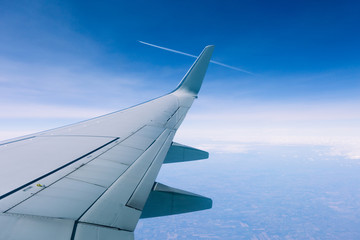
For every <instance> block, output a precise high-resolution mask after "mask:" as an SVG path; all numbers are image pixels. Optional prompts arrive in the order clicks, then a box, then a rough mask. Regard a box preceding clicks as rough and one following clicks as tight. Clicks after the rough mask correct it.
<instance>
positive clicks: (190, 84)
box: [175, 45, 215, 96]
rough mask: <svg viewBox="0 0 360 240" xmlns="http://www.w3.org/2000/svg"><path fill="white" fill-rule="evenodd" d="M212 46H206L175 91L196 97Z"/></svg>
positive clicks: (212, 49)
mask: <svg viewBox="0 0 360 240" xmlns="http://www.w3.org/2000/svg"><path fill="white" fill-rule="evenodd" d="M214 47H215V46H214V45H208V46H206V47H205V48H204V50H203V51H202V52H201V54H200V55H199V57H198V58H197V59H196V61H195V62H194V64H193V65H192V66H191V68H190V69H189V71H188V72H187V73H186V75H185V77H184V78H183V80H182V81H181V82H180V84H179V86H178V87H177V88H176V89H175V91H181V92H182V91H185V92H188V93H190V94H192V95H194V96H197V94H198V92H199V90H200V88H201V85H202V82H203V79H204V77H205V73H206V70H207V68H208V65H209V62H210V59H211V56H212V53H213V51H214Z"/></svg>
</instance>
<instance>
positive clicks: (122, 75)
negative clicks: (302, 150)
mask: <svg viewBox="0 0 360 240" xmlns="http://www.w3.org/2000/svg"><path fill="white" fill-rule="evenodd" d="M359 7H360V4H359V3H358V2H357V1H225V2H224V1H177V2H175V1H126V2H125V1H100V2H99V1H31V2H29V1H1V2H0V110H1V114H0V119H1V120H0V123H1V128H0V132H1V135H0V138H1V139H5V138H9V137H15V136H18V135H21V134H26V133H30V132H33V131H40V130H45V129H47V128H52V127H57V126H58V125H63V124H68V123H72V122H75V121H79V120H83V119H86V118H89V117H94V116H96V115H100V114H104V113H107V112H109V111H113V110H117V109H121V108H125V107H128V106H129V105H133V104H137V103H139V102H142V101H146V100H148V99H150V98H154V97H157V96H159V95H162V94H164V93H166V92H169V91H171V90H172V89H173V88H174V87H175V86H176V85H177V83H178V82H179V81H180V80H181V78H182V76H183V75H184V74H185V72H186V71H187V69H188V68H189V67H190V65H191V64H192V62H193V59H192V58H189V57H186V56H182V55H177V54H174V53H171V52H166V51H163V50H160V49H156V48H152V47H149V46H146V45H142V44H140V43H138V42H137V40H142V41H146V42H150V43H154V44H157V45H161V46H164V47H168V48H173V49H176V50H179V51H183V52H187V53H190V54H195V55H197V54H199V53H200V52H201V50H202V49H203V47H204V46H205V45H208V44H214V45H216V49H215V52H214V55H213V60H215V61H220V62H222V63H225V64H229V65H232V66H235V67H239V68H243V69H246V70H247V71H250V72H253V73H254V75H250V74H246V73H242V72H238V71H235V70H231V69H227V68H224V67H221V66H218V65H214V64H211V65H210V67H209V70H208V74H207V77H206V80H205V83H204V86H203V89H202V91H201V93H200V98H199V101H198V102H196V104H195V105H194V109H192V111H191V112H190V114H189V116H188V119H187V120H186V121H185V122H184V126H183V127H182V128H181V129H180V131H179V133H178V136H177V138H178V139H179V140H181V141H184V142H185V143H190V144H194V145H197V146H202V147H205V148H207V149H208V150H216V149H219V148H221V149H225V150H226V149H227V151H235V152H238V151H240V152H241V151H245V150H246V149H247V148H248V147H249V146H250V145H254V144H258V143H261V144H264V143H265V144H319V145H329V146H331V147H332V148H334V152H335V153H337V154H345V155H346V156H350V157H353V158H358V157H359V158H360V153H359V152H358V150H356V149H359V146H360V139H359V137H358V136H359V134H360V128H359V124H358V123H359V119H360V113H359V111H358V109H359V103H360V97H359V96H360V94H359V93H360V84H359V83H360V81H359V78H360V58H359V56H360V44H359V42H360V32H359V26H360V15H359V14H358V9H359ZM194 136H195V137H194Z"/></svg>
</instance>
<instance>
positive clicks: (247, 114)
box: [176, 101, 360, 159]
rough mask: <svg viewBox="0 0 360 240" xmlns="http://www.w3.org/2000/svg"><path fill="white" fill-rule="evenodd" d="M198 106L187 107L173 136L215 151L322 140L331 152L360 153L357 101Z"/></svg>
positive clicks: (357, 156)
mask: <svg viewBox="0 0 360 240" xmlns="http://www.w3.org/2000/svg"><path fill="white" fill-rule="evenodd" d="M201 104H202V105H203V106H201ZM222 105H224V106H226V108H224V107H222V108H221V107H219V106H222ZM196 108H198V109H197V110H199V111H197V110H196V111H193V112H194V113H190V114H189V116H188V118H187V119H186V120H185V122H184V124H183V126H182V127H181V128H180V130H179V131H178V134H177V137H176V138H177V141H179V142H183V143H184V144H190V145H191V144H192V145H194V146H198V147H205V149H207V150H210V151H214V152H244V151H247V150H249V149H252V148H253V147H256V145H257V144H268V145H289V144H290V145H304V144H305V145H322V146H329V147H330V148H329V149H331V150H330V151H329V153H328V154H330V155H341V156H345V157H347V158H352V159H360V125H359V122H360V112H359V111H358V109H359V104H358V102H337V103H317V104H314V103H304V104H299V103H284V104H279V103H267V104H263V103H262V104H258V103H247V104H244V105H243V104H239V103H234V102H233V103H229V102H226V103H224V102H221V101H220V102H219V101H217V102H216V103H213V102H211V101H208V102H207V103H200V101H199V105H198V106H197V107H196ZM211 108H213V110H212V111H211V110H209V109H211Z"/></svg>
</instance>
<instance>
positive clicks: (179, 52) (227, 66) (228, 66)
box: [138, 41, 253, 75]
mask: <svg viewBox="0 0 360 240" xmlns="http://www.w3.org/2000/svg"><path fill="white" fill-rule="evenodd" d="M138 42H139V43H142V44H145V45H148V46H151V47H156V48H160V49H162V50H165V51H169V52H174V53H178V54H181V55H185V56H188V57H193V58H197V57H198V56H196V55H192V54H189V53H184V52H181V51H177V50H174V49H170V48H166V47H161V46H158V45H155V44H151V43H147V42H143V41H138ZM210 62H211V63H214V64H217V65H220V66H223V67H226V68H230V69H233V70H236V71H239V72H244V73H247V74H251V75H253V73H251V72H248V71H246V70H244V69H241V68H237V67H233V66H230V65H227V64H224V63H221V62H217V61H213V60H210Z"/></svg>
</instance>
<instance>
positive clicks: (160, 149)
mask: <svg viewBox="0 0 360 240" xmlns="http://www.w3.org/2000/svg"><path fill="white" fill-rule="evenodd" d="M213 49H214V46H208V47H206V48H205V49H204V50H203V52H202V53H201V54H200V56H199V57H198V58H197V60H196V61H195V63H194V64H193V65H192V67H191V68H190V70H189V71H188V72H187V73H186V75H185V77H184V78H183V80H182V81H181V82H180V84H179V85H178V87H177V88H176V89H175V90H174V91H173V92H171V93H169V94H167V95H165V96H163V97H160V98H157V99H154V100H152V101H149V102H146V103H143V104H140V105H137V106H135V107H132V108H129V109H125V110H122V111H118V112H114V113H111V114H108V115H104V116H101V117H98V118H94V119H90V120H87V121H84V122H81V123H77V124H73V125H69V126H65V127H61V128H57V129H53V130H49V131H45V132H41V133H38V134H33V135H29V136H26V137H24V138H17V139H14V140H10V141H5V142H2V143H0V163H1V165H2V166H4V167H2V168H0V181H2V182H3V183H4V182H8V183H9V184H3V185H2V186H1V187H0V211H1V213H0V226H1V231H0V239H37V240H38V239H40V240H41V239H53V240H57V239H59V240H60V239H62V240H63V239H72V240H73V239H78V240H85V239H88V240H92V239H94V240H95V239H102V238H106V239H133V238H134V236H133V231H134V229H135V227H136V224H137V222H138V220H139V218H140V217H143V218H144V217H155V216H165V215H170V214H178V213H184V212H191V211H197V210H203V209H208V208H211V205H212V203H211V199H208V198H205V197H202V196H199V195H196V194H192V193H189V192H185V191H182V190H178V189H174V188H171V187H167V186H165V185H162V184H160V183H155V179H156V176H157V175H158V172H159V170H160V168H161V165H162V164H163V163H172V162H182V161H192V160H198V159H204V158H207V157H208V154H207V153H206V152H204V151H201V150H198V149H194V148H191V147H188V146H185V145H181V144H177V143H173V138H174V136H175V133H176V131H177V129H178V128H179V126H180V124H181V123H182V121H183V120H184V118H185V115H186V113H187V111H188V110H189V108H190V107H191V105H192V103H193V101H194V99H195V98H196V97H197V94H198V92H199V90H200V87H201V84H202V81H203V78H204V76H205V73H206V70H207V67H208V64H209V61H210V58H211V55H212V52H213ZM165 159H166V160H165ZM164 160H165V162H164ZM147 200H148V201H147Z"/></svg>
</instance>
